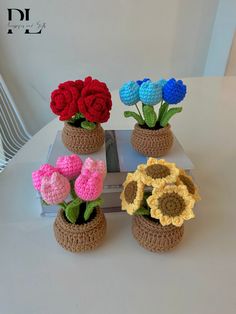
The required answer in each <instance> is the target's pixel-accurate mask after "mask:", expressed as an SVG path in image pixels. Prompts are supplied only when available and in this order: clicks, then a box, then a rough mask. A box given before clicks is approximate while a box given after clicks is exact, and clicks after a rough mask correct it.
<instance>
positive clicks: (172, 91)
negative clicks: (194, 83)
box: [163, 78, 187, 105]
mask: <svg viewBox="0 0 236 314" xmlns="http://www.w3.org/2000/svg"><path fill="white" fill-rule="evenodd" d="M186 91H187V88H186V85H184V84H183V81H181V80H179V81H176V80H175V79H174V78H172V79H170V80H169V81H168V82H167V83H166V84H165V85H164V87H163V99H164V100H165V101H166V102H167V103H168V104H170V105H171V104H178V103H179V102H181V101H182V100H183V99H184V97H185V95H186Z"/></svg>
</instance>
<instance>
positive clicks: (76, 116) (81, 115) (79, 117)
mask: <svg viewBox="0 0 236 314" xmlns="http://www.w3.org/2000/svg"><path fill="white" fill-rule="evenodd" d="M83 118H84V116H83V114H82V113H80V112H77V113H76V114H75V117H74V119H75V120H79V119H83Z"/></svg>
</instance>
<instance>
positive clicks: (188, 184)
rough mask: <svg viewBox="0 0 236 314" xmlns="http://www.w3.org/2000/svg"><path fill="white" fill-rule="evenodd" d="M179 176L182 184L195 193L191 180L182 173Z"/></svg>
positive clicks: (191, 192)
mask: <svg viewBox="0 0 236 314" xmlns="http://www.w3.org/2000/svg"><path fill="white" fill-rule="evenodd" d="M179 178H180V180H181V181H182V182H183V184H184V185H185V186H186V187H187V189H188V191H189V193H190V194H194V193H195V186H194V184H193V182H192V181H191V180H190V179H189V178H188V177H185V176H184V175H180V176H179Z"/></svg>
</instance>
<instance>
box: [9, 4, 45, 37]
mask: <svg viewBox="0 0 236 314" xmlns="http://www.w3.org/2000/svg"><path fill="white" fill-rule="evenodd" d="M7 10H8V26H9V29H8V32H7V33H8V34H13V29H24V30H25V34H41V32H42V29H43V28H45V23H40V22H37V23H32V24H30V23H29V20H30V9H24V10H20V9H16V8H12V9H7ZM13 12H14V17H17V18H19V21H23V22H24V21H25V22H27V23H25V24H24V23H21V24H11V23H10V22H12V18H13ZM10 27H11V28H10ZM33 27H34V28H37V29H36V30H38V31H37V32H31V30H30V29H32V28H33Z"/></svg>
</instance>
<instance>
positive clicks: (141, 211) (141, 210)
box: [134, 207, 150, 215]
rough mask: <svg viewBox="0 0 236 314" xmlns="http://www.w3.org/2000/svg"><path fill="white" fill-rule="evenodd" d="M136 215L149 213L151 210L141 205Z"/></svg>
mask: <svg viewBox="0 0 236 314" xmlns="http://www.w3.org/2000/svg"><path fill="white" fill-rule="evenodd" d="M134 214H135V215H149V214H150V210H149V209H147V208H144V207H140V208H139V209H138V210H136V212H135V213H134Z"/></svg>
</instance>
